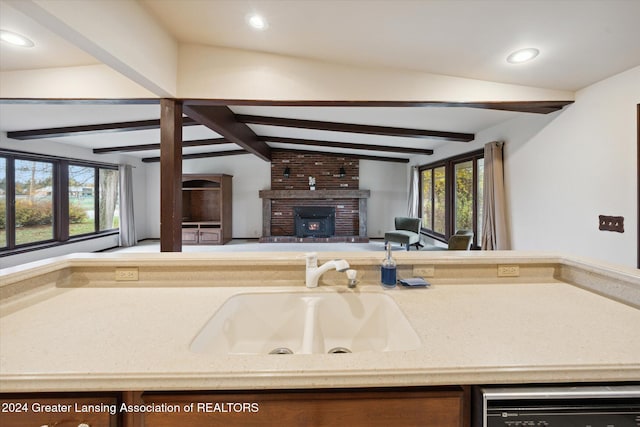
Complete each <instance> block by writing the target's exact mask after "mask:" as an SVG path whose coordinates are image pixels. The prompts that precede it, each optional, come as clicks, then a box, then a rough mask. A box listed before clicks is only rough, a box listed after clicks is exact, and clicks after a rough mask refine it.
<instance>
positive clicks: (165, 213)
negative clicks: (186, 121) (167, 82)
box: [160, 99, 182, 252]
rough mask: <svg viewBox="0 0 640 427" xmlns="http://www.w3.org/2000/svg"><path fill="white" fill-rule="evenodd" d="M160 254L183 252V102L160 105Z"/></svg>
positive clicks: (164, 100) (164, 101) (169, 102)
mask: <svg viewBox="0 0 640 427" xmlns="http://www.w3.org/2000/svg"><path fill="white" fill-rule="evenodd" d="M160 123H161V126H160V194H161V197H160V251H161V252H182V102H180V101H176V100H175V99H163V100H162V101H161V102H160Z"/></svg>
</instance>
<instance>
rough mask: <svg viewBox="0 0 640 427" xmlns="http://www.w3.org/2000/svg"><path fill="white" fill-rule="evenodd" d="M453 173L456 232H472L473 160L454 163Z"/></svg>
mask: <svg viewBox="0 0 640 427" xmlns="http://www.w3.org/2000/svg"><path fill="white" fill-rule="evenodd" d="M454 173H455V199H454V209H455V210H454V212H455V227H454V230H453V233H455V232H456V231H458V230H473V160H469V161H466V162H462V163H456V164H455V166H454Z"/></svg>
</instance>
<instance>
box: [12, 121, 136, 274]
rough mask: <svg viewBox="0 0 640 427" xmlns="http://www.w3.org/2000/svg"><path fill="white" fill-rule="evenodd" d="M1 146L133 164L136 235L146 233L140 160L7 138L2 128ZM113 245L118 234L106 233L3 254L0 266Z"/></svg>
mask: <svg viewBox="0 0 640 427" xmlns="http://www.w3.org/2000/svg"><path fill="white" fill-rule="evenodd" d="M0 148H4V149H9V150H16V151H23V152H29V153H35V154H45V155H52V156H63V157H67V158H71V159H80V160H91V161H95V162H102V163H110V164H114V165H116V164H130V165H132V166H135V169H133V192H134V197H135V201H134V205H135V221H136V234H137V237H138V239H144V238H147V237H148V231H147V206H146V204H145V203H144V198H143V197H142V195H143V194H145V192H146V191H147V190H146V187H147V183H146V174H145V171H144V169H145V167H146V165H145V164H144V163H142V162H141V161H140V160H138V159H136V158H133V157H130V156H125V155H116V154H104V155H99V156H97V155H95V154H93V152H92V151H91V150H88V149H85V148H80V147H74V146H70V145H62V144H58V143H55V142H52V141H47V140H33V141H17V140H14V139H9V138H7V135H6V133H4V132H2V133H0ZM114 246H118V235H115V236H105V237H102V238H97V239H91V240H85V241H82V242H77V243H69V244H65V245H59V246H55V247H52V248H48V249H42V250H37V251H31V252H26V253H22V254H18V255H12V256H7V257H2V258H0V268H6V267H11V266H14V265H18V264H22V263H26V262H31V261H36V260H40V259H43V258H48V257H54V256H60V255H66V254H70V253H73V252H95V251H99V250H103V249H107V248H112V247H114Z"/></svg>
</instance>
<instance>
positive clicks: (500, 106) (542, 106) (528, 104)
mask: <svg viewBox="0 0 640 427" xmlns="http://www.w3.org/2000/svg"><path fill="white" fill-rule="evenodd" d="M574 102H575V101H572V100H564V101H495V102H491V101H489V102H446V101H338V100H334V101H309V100H287V101H281V100H279V101H276V100H263V99H202V98H191V99H185V100H184V103H185V105H231V106H233V105H245V106H247V105H252V106H287V107H458V108H478V109H483V110H502V111H514V112H521V113H536V114H549V113H552V112H554V111H559V110H561V109H562V108H564V107H566V106H567V105H570V104H573V103H574Z"/></svg>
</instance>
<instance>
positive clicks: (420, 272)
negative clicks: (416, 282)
mask: <svg viewBox="0 0 640 427" xmlns="http://www.w3.org/2000/svg"><path fill="white" fill-rule="evenodd" d="M413 275H414V276H419V277H433V276H435V275H436V268H435V266H433V265H414V266H413Z"/></svg>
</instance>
